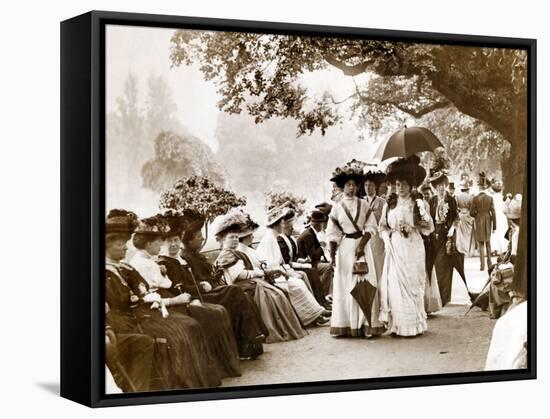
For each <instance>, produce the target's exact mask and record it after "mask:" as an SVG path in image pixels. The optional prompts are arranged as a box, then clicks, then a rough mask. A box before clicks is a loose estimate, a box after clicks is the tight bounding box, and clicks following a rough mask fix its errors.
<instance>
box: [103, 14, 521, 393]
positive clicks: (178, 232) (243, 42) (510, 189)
mask: <svg viewBox="0 0 550 419" xmlns="http://www.w3.org/2000/svg"><path fill="white" fill-rule="evenodd" d="M394 38H395V37H394ZM104 42H105V56H104V66H105V68H104V71H105V74H104V79H105V92H104V94H105V105H104V106H105V115H104V121H105V124H104V126H105V133H104V136H105V145H104V151H105V214H102V217H104V218H105V225H104V227H105V229H104V233H105V249H104V251H105V271H104V272H105V274H104V275H105V276H104V281H105V294H104V303H105V304H104V305H105V383H104V385H105V394H107V395H112V394H119V393H137V392H161V391H168V390H191V389H205V388H235V387H239V388H242V387H246V386H263V385H274V384H293V383H314V382H326V381H331V382H333V381H340V380H343V381H345V380H357V379H361V380H365V379H379V378H387V377H411V376H417V377H418V376H432V375H440V374H443V375H444V374H456V373H479V372H489V371H493V372H494V371H506V370H526V369H527V368H528V367H529V365H528V350H529V342H528V339H527V337H528V302H527V301H528V293H527V290H528V281H527V277H528V275H527V270H528V265H529V257H530V255H529V252H528V250H529V249H528V242H529V237H528V234H527V233H528V224H527V214H528V211H529V210H528V208H529V197H528V196H527V190H528V188H527V186H526V185H527V184H528V173H529V165H528V163H529V156H528V154H529V153H528V136H529V131H528V120H529V112H528V89H529V83H528V73H529V69H528V62H529V60H528V58H529V57H528V50H527V49H520V48H517V49H514V48H504V47H492V46H491V47H487V46H482V45H473V43H470V44H463V45H461V44H459V43H456V42H455V43H444V42H441V43H437V42H429V43H422V42H410V41H407V42H405V41H399V40H398V39H397V38H395V39H389V38H388V37H385V38H383V37H380V39H377V38H376V37H375V36H372V37H370V38H366V37H359V36H352V35H348V36H344V35H340V36H338V35H332V34H326V35H319V34H311V35H305V34H293V33H290V32H289V33H284V32H283V31H278V32H276V31H272V32H271V33H270V32H269V31H267V30H266V31H263V32H259V31H245V30H242V31H234V32H231V31H223V30H207V29H191V28H181V27H155V26H154V25H147V26H138V25H135V24H107V25H105V33H104ZM101 310H103V307H101ZM101 333H103V331H102V330H101ZM100 344H101V345H103V342H102V341H101V343H100Z"/></svg>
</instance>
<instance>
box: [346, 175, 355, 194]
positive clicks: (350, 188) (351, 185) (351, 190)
mask: <svg viewBox="0 0 550 419" xmlns="http://www.w3.org/2000/svg"><path fill="white" fill-rule="evenodd" d="M344 194H345V195H346V196H347V197H352V196H355V195H356V194H357V183H355V181H354V180H353V179H350V180H348V181H347V182H346V183H345V184H344Z"/></svg>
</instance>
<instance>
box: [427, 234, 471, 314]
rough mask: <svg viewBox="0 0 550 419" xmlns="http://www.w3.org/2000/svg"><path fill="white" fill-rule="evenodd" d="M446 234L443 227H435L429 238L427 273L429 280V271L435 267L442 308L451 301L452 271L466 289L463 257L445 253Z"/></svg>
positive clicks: (460, 254)
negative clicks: (429, 251) (429, 259)
mask: <svg viewBox="0 0 550 419" xmlns="http://www.w3.org/2000/svg"><path fill="white" fill-rule="evenodd" d="M447 232H448V229H446V228H445V227H444V226H443V225H436V226H435V233H434V234H433V235H432V238H431V252H432V257H433V261H432V263H431V264H430V266H429V271H428V278H430V279H431V272H432V271H431V269H432V268H433V267H435V273H436V277H437V284H438V286H439V294H440V296H441V304H442V305H443V306H445V305H446V304H448V303H449V301H451V292H452V284H453V271H454V269H456V270H457V272H458V274H459V275H460V277H461V278H462V281H463V282H464V285H465V286H466V289H468V284H467V282H466V274H465V273H464V255H463V254H462V253H460V252H456V251H453V252H452V253H451V254H448V253H447V248H446V243H447Z"/></svg>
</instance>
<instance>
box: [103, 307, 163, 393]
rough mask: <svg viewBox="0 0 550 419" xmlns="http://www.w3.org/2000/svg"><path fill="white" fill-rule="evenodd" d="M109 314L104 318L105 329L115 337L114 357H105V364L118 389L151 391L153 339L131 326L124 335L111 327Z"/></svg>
mask: <svg viewBox="0 0 550 419" xmlns="http://www.w3.org/2000/svg"><path fill="white" fill-rule="evenodd" d="M110 317H111V316H110V313H107V315H106V317H105V323H106V324H107V328H109V329H111V330H112V331H113V332H114V333H115V335H116V351H117V353H116V355H115V356H113V357H109V356H107V357H106V363H107V366H108V367H109V370H110V371H111V374H112V375H113V378H114V380H115V382H116V384H117V386H118V387H119V388H121V389H122V391H124V392H128V391H132V390H135V391H149V390H151V378H152V377H151V376H152V373H153V360H154V355H155V339H154V338H152V337H151V336H147V335H144V334H143V333H139V330H138V328H137V326H131V327H130V328H129V330H127V331H126V332H125V333H122V332H117V331H116V330H115V329H114V328H113V327H112V326H111V320H110Z"/></svg>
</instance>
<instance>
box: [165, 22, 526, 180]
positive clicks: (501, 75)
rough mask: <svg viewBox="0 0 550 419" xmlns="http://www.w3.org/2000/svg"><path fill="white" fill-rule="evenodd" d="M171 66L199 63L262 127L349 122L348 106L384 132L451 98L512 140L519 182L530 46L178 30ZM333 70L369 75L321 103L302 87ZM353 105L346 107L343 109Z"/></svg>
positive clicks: (510, 165)
mask: <svg viewBox="0 0 550 419" xmlns="http://www.w3.org/2000/svg"><path fill="white" fill-rule="evenodd" d="M171 60H172V63H173V65H175V66H178V65H182V64H187V65H189V64H191V63H200V66H201V71H202V72H203V74H204V77H205V79H206V80H211V81H212V82H214V83H215V85H216V86H217V88H218V93H219V94H220V96H221V99H220V101H219V103H218V106H219V108H220V109H221V110H223V111H225V112H228V113H240V112H242V111H246V112H247V113H248V114H250V115H251V116H252V117H253V118H254V120H255V122H256V123H260V122H263V121H265V120H267V119H269V118H272V117H279V118H293V119H296V120H297V121H298V127H297V128H298V135H303V134H311V133H313V132H314V131H315V130H320V132H321V133H322V134H325V133H326V131H327V128H328V127H331V126H334V125H335V124H337V123H339V122H342V120H343V116H344V114H346V112H349V111H351V113H352V114H353V115H354V116H356V117H357V118H358V119H359V121H361V122H362V123H364V124H365V125H368V126H370V127H372V128H373V129H374V130H376V129H379V128H380V127H381V126H382V125H383V124H384V123H385V120H386V118H388V117H391V118H395V117H396V116H397V117H399V116H402V117H403V118H405V117H413V118H417V119H418V118H422V117H423V116H425V115H428V114H429V113H432V112H434V111H436V110H438V109H444V108H447V107H449V105H451V104H452V106H454V107H455V108H456V109H457V110H458V111H459V112H461V113H463V114H465V115H468V116H470V117H472V118H474V119H477V120H479V121H482V122H483V123H484V125H483V126H485V127H490V128H492V129H493V130H494V131H496V132H497V133H499V134H500V136H501V138H503V139H504V140H505V141H507V142H509V143H510V145H511V147H512V149H513V152H512V153H511V159H510V161H507V162H506V163H507V164H505V165H503V169H504V170H505V171H507V175H508V177H509V178H510V180H513V177H514V175H516V176H520V179H518V180H517V182H519V184H520V185H521V175H522V174H523V169H524V166H525V144H526V132H527V130H526V124H527V101H526V97H527V91H526V86H527V80H526V71H527V54H526V51H524V50H515V49H505V48H480V47H463V46H454V45H437V44H429V45H428V44H415V43H400V42H388V41H376V40H364V39H352V38H349V39H343V38H342V39H339V38H329V37H308V36H299V37H297V36H287V35H269V34H255V33H237V32H231V33H228V32H208V31H186V30H179V31H176V32H175V34H174V36H173V38H172V50H171ZM327 68H336V69H338V70H340V71H341V72H342V74H343V75H344V76H348V77H353V78H354V79H358V77H356V76H360V75H368V77H367V79H366V81H364V82H361V83H356V89H355V92H354V93H353V94H352V95H351V96H349V97H348V98H345V99H344V100H339V101H338V100H336V99H335V98H333V97H331V95H330V94H326V95H324V96H323V97H322V98H321V99H316V100H314V101H312V100H310V99H309V95H308V91H307V89H306V88H305V87H303V86H302V85H301V84H300V78H301V76H302V75H303V74H304V73H306V72H312V71H317V70H323V69H327ZM344 104H346V105H347V106H342V105H344Z"/></svg>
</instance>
